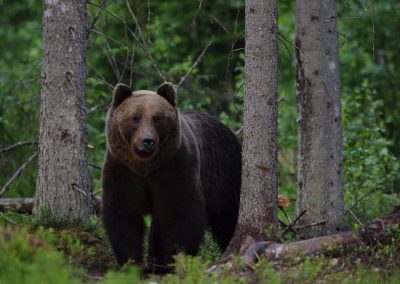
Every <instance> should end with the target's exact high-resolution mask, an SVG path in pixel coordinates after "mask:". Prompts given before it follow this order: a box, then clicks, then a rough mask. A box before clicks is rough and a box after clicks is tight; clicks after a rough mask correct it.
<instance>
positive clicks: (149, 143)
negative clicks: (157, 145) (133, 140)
mask: <svg viewBox="0 0 400 284" xmlns="http://www.w3.org/2000/svg"><path fill="white" fill-rule="evenodd" d="M143 146H144V148H145V149H146V150H150V149H151V148H152V147H153V146H154V140H153V139H143Z"/></svg>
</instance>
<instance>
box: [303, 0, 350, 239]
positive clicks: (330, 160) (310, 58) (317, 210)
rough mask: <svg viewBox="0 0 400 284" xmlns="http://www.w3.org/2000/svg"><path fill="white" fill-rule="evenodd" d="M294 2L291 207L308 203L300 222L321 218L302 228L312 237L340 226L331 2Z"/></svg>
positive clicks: (341, 209) (339, 144)
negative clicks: (294, 191) (294, 187)
mask: <svg viewBox="0 0 400 284" xmlns="http://www.w3.org/2000/svg"><path fill="white" fill-rule="evenodd" d="M296 3H297V7H296V61H297V62H296V96H297V110H298V119H297V122H298V196H297V212H301V211H303V210H304V209H305V208H306V207H310V210H309V212H308V213H307V214H306V215H305V216H304V217H303V218H302V220H301V222H302V223H303V224H307V223H313V222H320V221H326V223H325V225H324V226H318V227H314V228H312V229H311V230H310V229H307V231H306V232H304V234H305V235H308V236H318V235H324V234H332V233H335V232H338V231H340V230H342V229H343V226H344V219H343V217H344V200H343V199H344V197H343V152H342V151H343V150H342V130H341V106H340V94H339V89H340V80H339V59H338V51H339V46H338V30H337V21H336V18H337V14H336V1H334V0H326V1H305V0H297V1H296Z"/></svg>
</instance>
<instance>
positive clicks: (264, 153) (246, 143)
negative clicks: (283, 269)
mask: <svg viewBox="0 0 400 284" xmlns="http://www.w3.org/2000/svg"><path fill="white" fill-rule="evenodd" d="M277 11H278V10H277V1H276V0H268V1H261V0H247V1H246V19H245V20H246V25H245V33H246V47H245V54H246V58H245V96H244V114H243V137H244V139H243V153H242V160H243V166H242V188H241V196H240V209H239V219H238V223H237V226H236V230H235V234H234V237H233V239H232V240H231V242H230V245H229V247H228V248H227V250H226V252H225V255H227V254H230V253H235V252H237V251H238V249H239V248H240V245H241V243H242V241H243V240H244V239H245V237H246V236H251V237H252V238H254V239H255V240H257V241H259V240H263V239H265V238H266V237H267V234H266V231H267V230H268V229H269V230H272V231H274V230H275V228H276V224H277V206H278V193H277V192H278V191H277V190H278V175H277V156H278V145H277V116H278V107H277V106H278V77H277V74H278V59H277V38H276V37H277V33H278V27H277V17H278V12H277Z"/></svg>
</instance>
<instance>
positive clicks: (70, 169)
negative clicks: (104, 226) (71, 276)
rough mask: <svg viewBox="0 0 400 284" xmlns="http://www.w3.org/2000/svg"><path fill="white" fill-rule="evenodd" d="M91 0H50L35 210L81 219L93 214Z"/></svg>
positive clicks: (46, 3)
mask: <svg viewBox="0 0 400 284" xmlns="http://www.w3.org/2000/svg"><path fill="white" fill-rule="evenodd" d="M86 2H87V1H79V0H72V1H59V0H45V1H44V14H43V49H44V55H43V68H42V77H43V79H42V91H41V113H40V135H39V173H38V181H37V189H36V196H35V199H36V200H35V206H34V213H35V214H36V215H39V217H40V212H41V210H46V211H48V213H50V214H51V215H52V216H54V217H55V218H57V219H59V220H60V221H66V222H76V221H81V220H83V219H85V218H87V217H88V216H89V215H90V214H91V213H92V212H93V208H92V205H91V193H90V190H91V188H90V180H89V171H88V164H87V133H86V115H87V114H86V108H85V92H86V86H85V84H86V37H87V11H86Z"/></svg>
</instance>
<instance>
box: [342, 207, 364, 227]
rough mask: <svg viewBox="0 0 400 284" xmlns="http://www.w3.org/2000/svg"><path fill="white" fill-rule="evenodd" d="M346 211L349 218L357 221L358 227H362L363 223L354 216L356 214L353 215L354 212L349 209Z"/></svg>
mask: <svg viewBox="0 0 400 284" xmlns="http://www.w3.org/2000/svg"><path fill="white" fill-rule="evenodd" d="M346 211H348V212H349V213H350V215H351V216H353V218H354V220H356V221H357V223H358V224H359V225H362V224H363V223H362V222H361V221H360V219H358V217H357V216H356V214H354V212H353V211H352V210H351V209H350V208H346Z"/></svg>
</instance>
